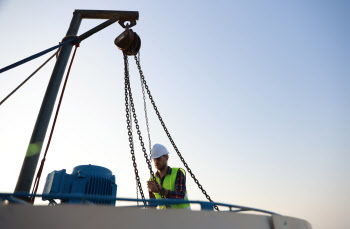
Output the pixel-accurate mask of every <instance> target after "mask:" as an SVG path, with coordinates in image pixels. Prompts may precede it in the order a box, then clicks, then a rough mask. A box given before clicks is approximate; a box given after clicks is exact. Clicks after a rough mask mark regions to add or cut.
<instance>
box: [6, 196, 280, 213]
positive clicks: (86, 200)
mask: <svg viewBox="0 0 350 229" xmlns="http://www.w3.org/2000/svg"><path fill="white" fill-rule="evenodd" d="M31 197H36V198H38V197H41V198H43V199H45V200H55V199H61V200H68V199H70V200H72V199H74V200H78V201H80V204H93V203H92V202H91V201H116V203H117V202H134V203H135V205H130V206H117V207H137V208H144V207H145V206H144V205H137V203H138V202H142V199H133V198H114V197H106V196H99V195H84V194H35V195H33V194H28V193H0V205H1V204H2V203H4V202H8V203H10V204H11V203H15V204H25V205H31V204H30V203H28V202H26V201H23V200H22V199H21V198H31ZM146 202H147V203H148V205H147V206H146V207H152V206H153V207H155V206H158V205H172V204H185V203H189V204H199V205H200V209H201V210H202V211H203V210H207V211H213V210H214V205H217V206H223V207H227V208H228V210H227V211H228V212H235V213H237V212H245V211H254V212H260V213H265V214H270V215H279V214H277V213H275V212H271V211H266V210H262V209H258V208H251V207H245V206H240V205H233V204H224V203H219V202H209V201H198V200H179V199H159V200H158V199H146Z"/></svg>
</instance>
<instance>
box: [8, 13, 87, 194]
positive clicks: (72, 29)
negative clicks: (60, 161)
mask: <svg viewBox="0 0 350 229" xmlns="http://www.w3.org/2000/svg"><path fill="white" fill-rule="evenodd" d="M81 20H82V17H81V14H80V13H77V12H75V13H74V15H73V18H72V21H71V23H70V26H69V29H68V32H67V36H68V35H71V36H76V35H77V33H78V30H79V27H80V23H81ZM72 47H73V45H71V44H69V45H66V46H64V47H62V49H61V51H60V54H59V56H58V59H57V61H56V64H55V67H54V69H53V72H52V75H51V78H50V82H49V85H48V86H47V89H46V93H45V96H44V99H43V102H42V104H41V107H40V111H39V114H38V117H37V120H36V123H35V126H34V130H33V133H32V137H31V139H30V142H29V146H28V149H27V152H26V155H25V157H24V161H23V165H22V169H21V172H20V175H19V177H18V180H17V185H16V188H15V192H25V193H29V192H30V188H31V186H32V182H33V177H34V174H35V170H36V167H37V164H38V160H39V156H40V152H41V148H42V145H43V142H44V139H45V135H46V130H47V127H48V125H49V122H50V117H51V114H52V110H53V108H54V105H55V101H56V97H57V94H58V91H59V88H60V85H61V81H62V78H63V74H64V71H65V69H66V65H67V62H68V59H69V56H70V53H71V51H72Z"/></svg>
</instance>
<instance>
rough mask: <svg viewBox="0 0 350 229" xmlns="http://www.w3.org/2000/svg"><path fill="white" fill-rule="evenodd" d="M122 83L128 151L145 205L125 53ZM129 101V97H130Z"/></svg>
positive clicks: (145, 204)
mask: <svg viewBox="0 0 350 229" xmlns="http://www.w3.org/2000/svg"><path fill="white" fill-rule="evenodd" d="M124 76H125V77H124V80H125V82H124V85H125V111H126V124H127V129H128V136H129V147H130V153H131V159H132V164H133V166H134V172H135V179H136V183H137V185H138V188H139V190H140V194H141V198H142V202H143V204H144V206H147V203H146V201H145V195H144V193H143V190H142V186H141V182H140V176H139V171H138V169H137V164H136V158H135V151H134V141H133V134H132V128H131V121H130V119H131V115H130V110H129V105H130V104H129V93H128V85H129V69H128V58H127V56H126V54H124ZM130 102H131V99H130Z"/></svg>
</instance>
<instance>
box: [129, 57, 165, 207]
mask: <svg viewBox="0 0 350 229" xmlns="http://www.w3.org/2000/svg"><path fill="white" fill-rule="evenodd" d="M123 55H124V65H125V66H124V68H125V102H126V103H125V106H126V107H127V104H128V102H127V100H130V105H131V111H132V116H133V118H134V123H135V127H136V130H137V131H136V132H137V135H138V136H139V140H140V144H141V148H142V152H143V155H144V157H145V159H146V163H147V166H148V169H149V172H150V175H151V181H156V179H155V176H154V172H153V170H152V165H151V161H150V159H149V158H148V155H147V151H146V148H145V143H144V142H143V138H142V135H141V131H140V125H139V121H138V119H137V115H136V110H135V105H134V100H133V97H132V92H131V86H130V76H129V69H128V56H127V54H126V53H124V52H123ZM128 112H129V113H130V110H129V109H128V108H127V123H128V121H129V122H130V118H129V115H128V114H129V113H128ZM129 126H131V125H130V123H128V133H129V142H132V137H131V140H130V134H131V136H132V132H131V131H130V130H129ZM131 146H132V147H131ZM130 149H131V152H132V153H131V154H132V155H133V156H134V157H133V162H134V158H135V154H134V145H133V144H131V143H130ZM134 163H135V165H136V162H134ZM135 165H134V168H136V167H135ZM136 169H137V168H136ZM136 179H137V180H138V182H139V177H138V174H137V177H136ZM156 185H157V188H158V189H160V185H159V184H158V182H156ZM138 186H139V188H140V192H141V189H142V187H141V184H140V183H138ZM141 196H142V197H143V200H144V195H143V191H142V192H141ZM161 197H162V198H164V196H161Z"/></svg>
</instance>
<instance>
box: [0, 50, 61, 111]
mask: <svg viewBox="0 0 350 229" xmlns="http://www.w3.org/2000/svg"><path fill="white" fill-rule="evenodd" d="M59 51H60V49H58V50H57V52H55V53H54V54H53V55H52V56H50V58H49V59H47V60H46V61H45V62H44V63H43V64H42V65H40V67H39V68H37V69H36V70H35V71H34V72H33V73H32V74H31V75H30V76H28V77H27V78H26V79H25V80H24V81H23V82H22V83H21V84H20V85H19V86H18V87H16V88H15V89H14V90H13V91H12V92H11V93H10V94H8V96H6V97H5V98H4V99H3V100H1V102H0V106H1V104H3V103H4V102H5V101H6V100H7V99H8V98H10V97H11V95H13V94H14V93H15V92H16V91H17V90H18V89H20V88H21V87H22V86H23V85H24V84H25V83H26V82H27V81H28V80H29V79H30V78H32V76H34V75H35V74H36V73H37V72H38V71H39V70H40V69H41V68H42V67H44V66H45V65H46V64H47V63H48V62H49V61H50V60H51V59H52V58H53V57H54V56H56V57H57V54H58V53H59Z"/></svg>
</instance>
